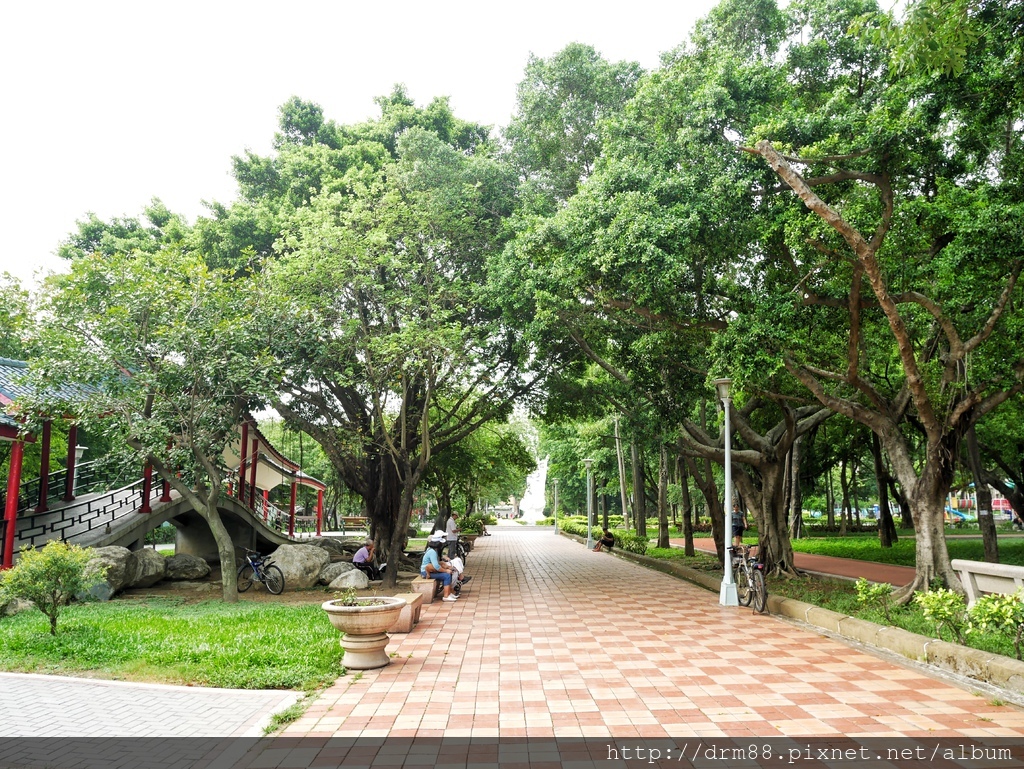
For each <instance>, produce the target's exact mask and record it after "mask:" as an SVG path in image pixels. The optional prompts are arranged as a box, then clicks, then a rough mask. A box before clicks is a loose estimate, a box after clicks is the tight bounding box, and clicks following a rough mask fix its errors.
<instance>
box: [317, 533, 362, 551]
mask: <svg viewBox="0 0 1024 769" xmlns="http://www.w3.org/2000/svg"><path fill="white" fill-rule="evenodd" d="M310 544H311V545H316V546H317V547H322V548H323V549H324V550H326V551H327V552H328V553H331V554H332V555H352V554H353V553H355V552H356V550H358V549H359V548H361V547H362V546H363V540H362V539H358V540H355V539H335V538H333V537H319V538H317V539H314V540H313V541H312V542H310Z"/></svg>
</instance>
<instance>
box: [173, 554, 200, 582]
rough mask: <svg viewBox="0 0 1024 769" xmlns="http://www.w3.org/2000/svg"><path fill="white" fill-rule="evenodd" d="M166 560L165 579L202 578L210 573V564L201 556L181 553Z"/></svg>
mask: <svg viewBox="0 0 1024 769" xmlns="http://www.w3.org/2000/svg"><path fill="white" fill-rule="evenodd" d="M166 561H167V579H202V578H203V577H208V576H209V575H210V564H208V563H207V562H206V561H204V560H203V559H202V558H200V557H198V556H195V555H189V554H188V553H181V554H179V555H172V556H171V557H170V558H167V559H166Z"/></svg>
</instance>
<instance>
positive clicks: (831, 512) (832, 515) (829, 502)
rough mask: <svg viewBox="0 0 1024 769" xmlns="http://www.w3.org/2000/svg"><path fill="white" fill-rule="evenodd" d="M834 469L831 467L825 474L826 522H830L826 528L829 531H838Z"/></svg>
mask: <svg viewBox="0 0 1024 769" xmlns="http://www.w3.org/2000/svg"><path fill="white" fill-rule="evenodd" d="M834 469H835V468H831V467H830V468H829V471H828V472H827V473H826V474H825V507H827V508H828V509H827V511H826V516H827V518H826V520H827V521H828V523H827V525H826V526H827V528H828V530H829V531H835V530H836V493H835V488H834V486H835V484H834V482H833V481H832V471H833V470H834Z"/></svg>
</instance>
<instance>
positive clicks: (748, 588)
mask: <svg viewBox="0 0 1024 769" xmlns="http://www.w3.org/2000/svg"><path fill="white" fill-rule="evenodd" d="M736 597H737V598H738V599H739V602H740V606H750V601H751V600H752V599H753V597H754V586H753V585H751V584H750V572H749V571H748V570H747V569H745V568H744V567H743V564H742V563H740V564H739V565H738V566H737V567H736Z"/></svg>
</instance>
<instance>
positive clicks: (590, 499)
mask: <svg viewBox="0 0 1024 769" xmlns="http://www.w3.org/2000/svg"><path fill="white" fill-rule="evenodd" d="M583 464H584V465H586V468H587V547H588V548H591V549H593V547H594V493H593V492H594V489H593V486H594V476H593V474H592V473H591V472H590V468H591V465H593V464H594V460H593V459H584V460H583ZM737 605H738V604H737Z"/></svg>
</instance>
